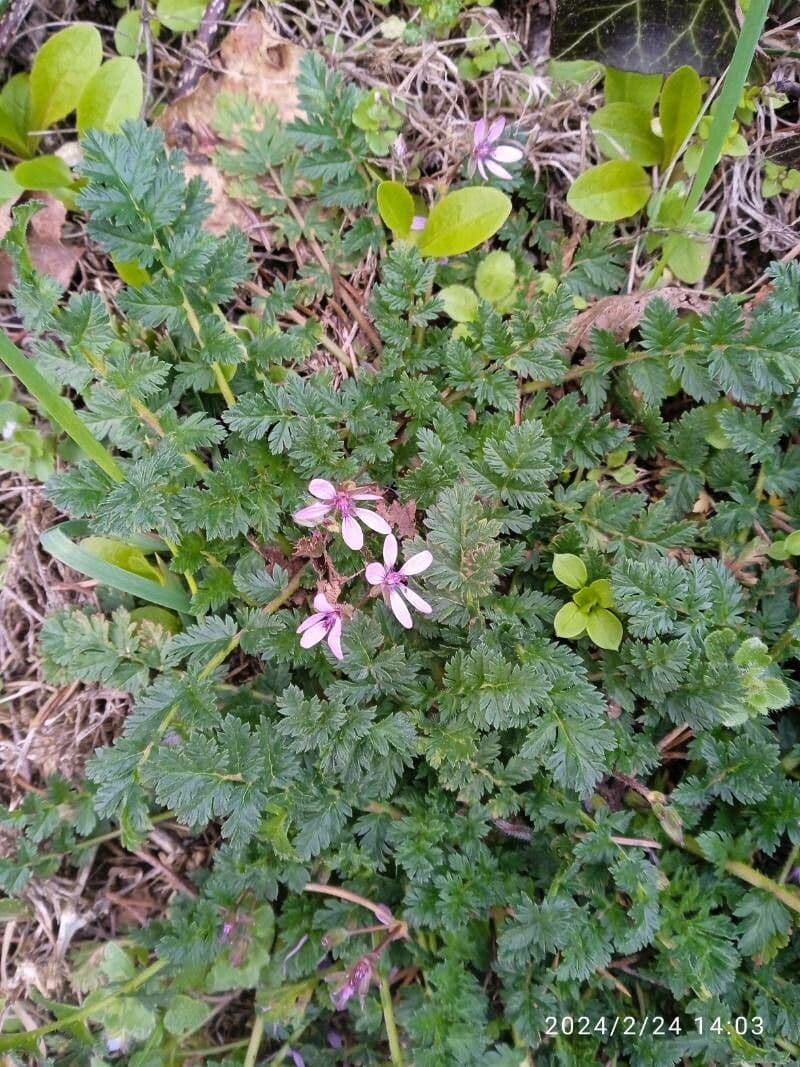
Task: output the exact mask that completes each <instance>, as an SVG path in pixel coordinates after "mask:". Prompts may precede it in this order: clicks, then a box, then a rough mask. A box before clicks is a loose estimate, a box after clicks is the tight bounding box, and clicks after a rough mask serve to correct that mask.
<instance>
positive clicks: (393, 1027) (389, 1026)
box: [378, 974, 403, 1067]
mask: <svg viewBox="0 0 800 1067" xmlns="http://www.w3.org/2000/svg"><path fill="white" fill-rule="evenodd" d="M378 985H379V987H380V991H381V1007H382V1009H383V1023H384V1026H385V1027H386V1037H387V1039H388V1041H389V1055H390V1056H391V1059H392V1064H393V1067H403V1053H402V1050H401V1048H400V1038H399V1036H398V1033H397V1023H396V1022H395V1018H394V1005H393V1004H392V991H391V989H390V988H389V980H388V979H387V978H386V976H385V975H383V974H382V975H381V976H380V978H379V979H378Z"/></svg>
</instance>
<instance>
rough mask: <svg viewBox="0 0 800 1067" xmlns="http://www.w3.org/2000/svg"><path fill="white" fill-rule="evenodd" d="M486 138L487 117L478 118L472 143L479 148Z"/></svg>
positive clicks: (473, 131)
mask: <svg viewBox="0 0 800 1067" xmlns="http://www.w3.org/2000/svg"><path fill="white" fill-rule="evenodd" d="M485 140H486V119H478V121H477V122H476V123H475V126H474V128H473V130H472V143H473V144H474V145H475V147H476V148H477V147H478V146H479V145H482V144H483V142H484V141H485Z"/></svg>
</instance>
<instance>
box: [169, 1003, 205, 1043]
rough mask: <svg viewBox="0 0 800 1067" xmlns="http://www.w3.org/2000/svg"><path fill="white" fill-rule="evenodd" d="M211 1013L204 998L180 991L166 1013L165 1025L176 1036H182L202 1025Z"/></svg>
mask: <svg viewBox="0 0 800 1067" xmlns="http://www.w3.org/2000/svg"><path fill="white" fill-rule="evenodd" d="M209 1013H210V1009H209V1007H208V1005H207V1004H204V1003H203V1001H202V1000H195V999H194V998H193V997H186V996H184V995H183V994H182V993H179V994H178V996H176V997H175V999H174V1000H173V1001H172V1003H171V1004H170V1006H169V1007H168V1008H167V1010H166V1012H165V1014H164V1026H165V1027H166V1029H167V1031H168V1032H169V1033H170V1034H172V1035H173V1036H174V1037H180V1036H181V1035H182V1034H188V1033H189V1031H190V1030H196V1029H197V1028H198V1027H200V1026H202V1025H203V1023H204V1022H205V1021H206V1019H207V1018H208V1016H209Z"/></svg>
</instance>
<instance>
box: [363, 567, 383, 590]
mask: <svg viewBox="0 0 800 1067" xmlns="http://www.w3.org/2000/svg"><path fill="white" fill-rule="evenodd" d="M364 577H365V578H366V579H367V581H368V582H369V584H370V585H383V579H384V578H385V577H386V568H385V567H384V566H383V565H382V564H380V563H368V564H367V569H366V570H365V571H364Z"/></svg>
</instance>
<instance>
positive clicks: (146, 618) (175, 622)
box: [130, 604, 183, 634]
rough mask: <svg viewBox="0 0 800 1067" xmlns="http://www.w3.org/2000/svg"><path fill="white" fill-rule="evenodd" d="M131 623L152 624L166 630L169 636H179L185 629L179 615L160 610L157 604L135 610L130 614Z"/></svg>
mask: <svg viewBox="0 0 800 1067" xmlns="http://www.w3.org/2000/svg"><path fill="white" fill-rule="evenodd" d="M130 617H131V622H150V623H154V624H155V625H156V626H160V627H161V629H162V630H166V632H167V633H168V634H179V633H180V632H181V630H182V629H183V626H182V625H181V620H180V619H179V618H178V616H177V615H174V614H173V613H172V612H171V611H167V609H166V608H159V607H158V606H157V605H155V604H146V605H145V606H144V607H142V608H134V609H133V611H131V612H130Z"/></svg>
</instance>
